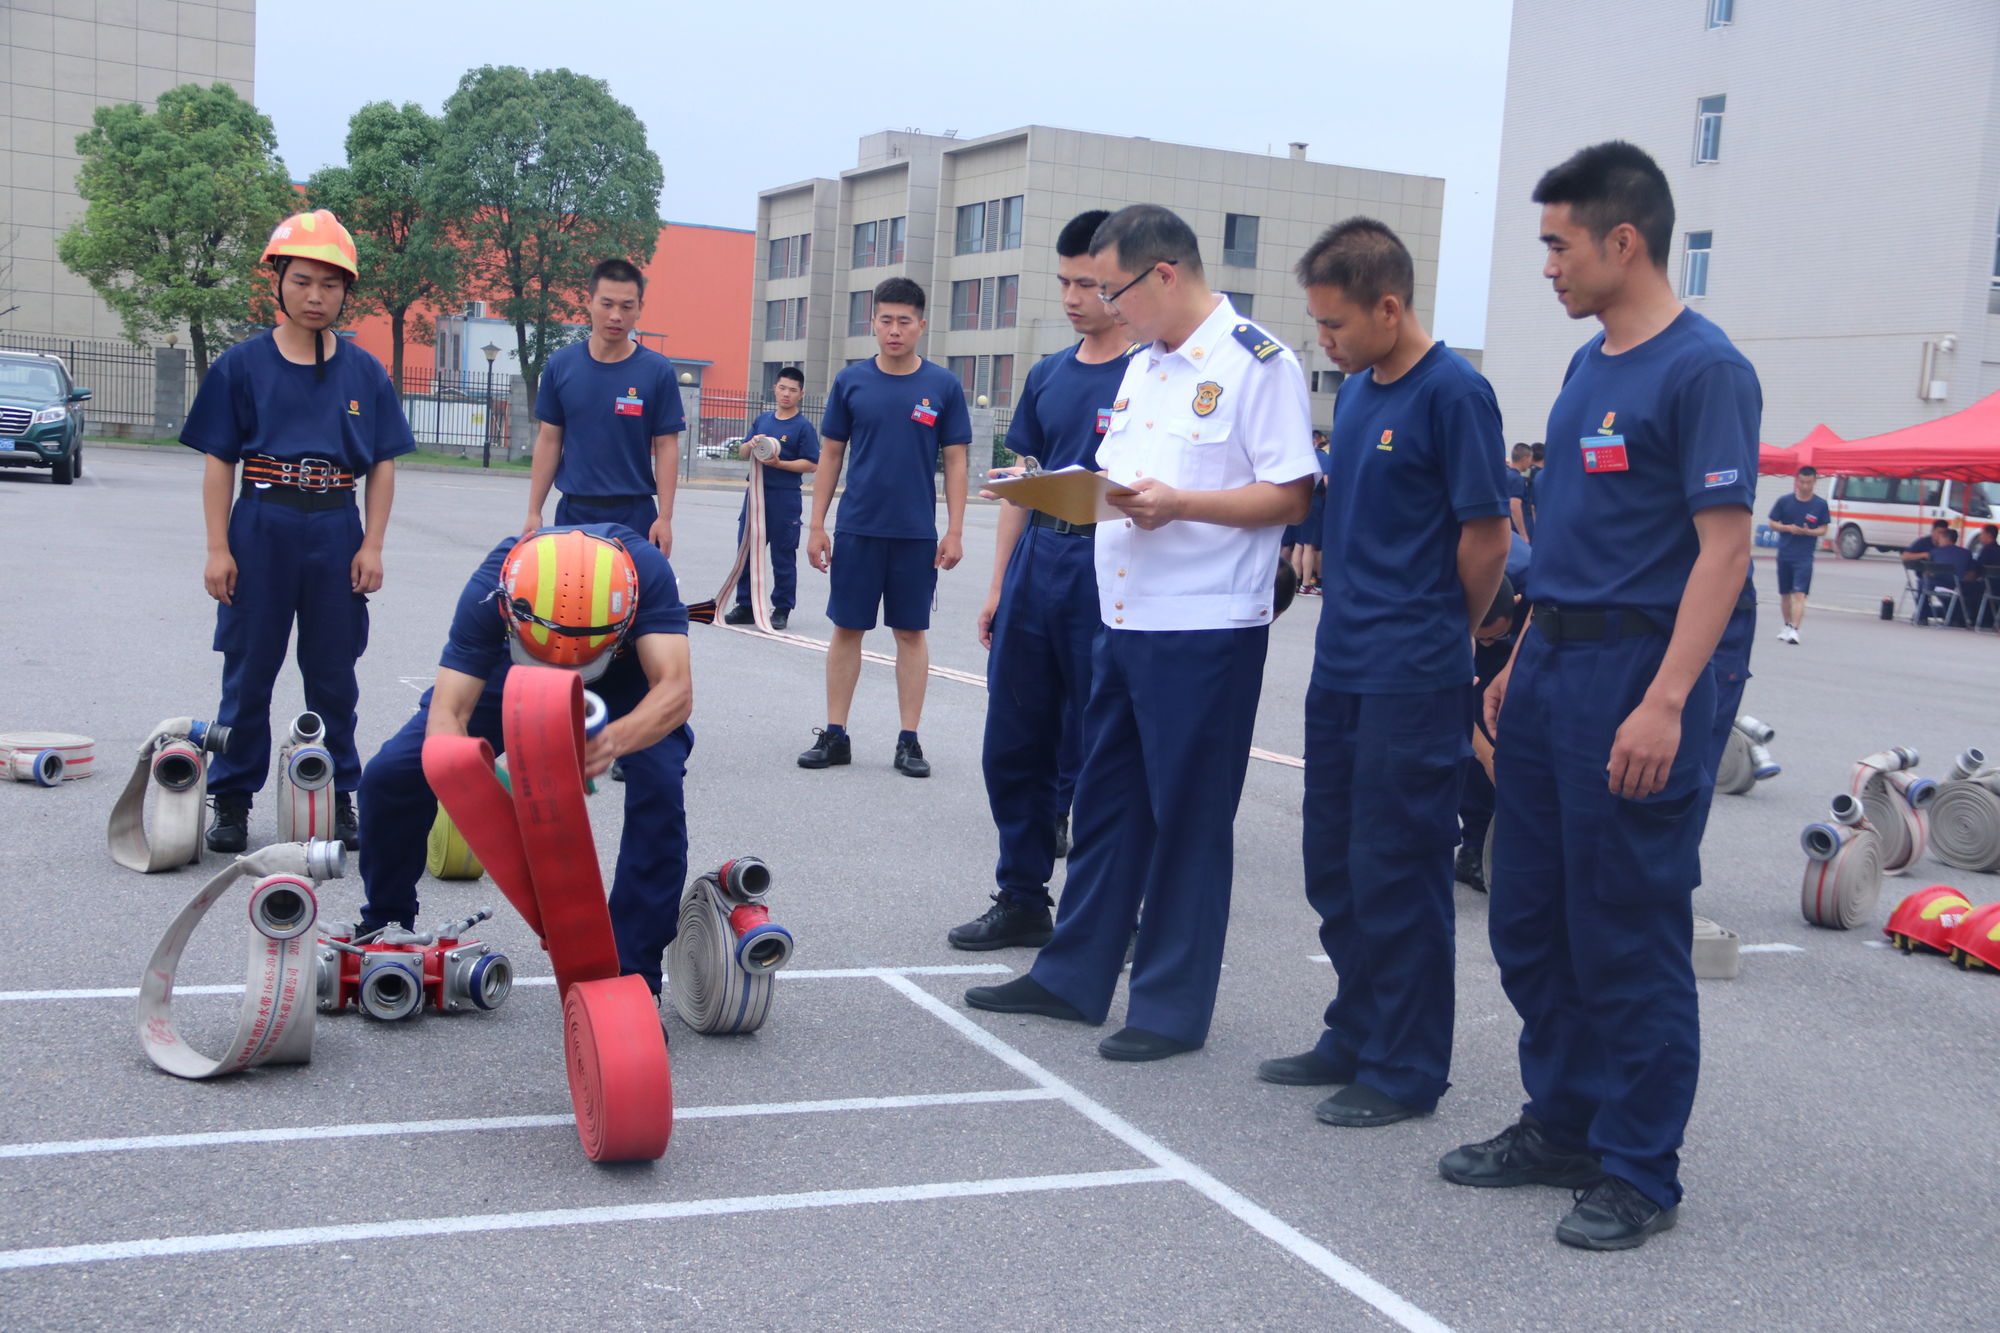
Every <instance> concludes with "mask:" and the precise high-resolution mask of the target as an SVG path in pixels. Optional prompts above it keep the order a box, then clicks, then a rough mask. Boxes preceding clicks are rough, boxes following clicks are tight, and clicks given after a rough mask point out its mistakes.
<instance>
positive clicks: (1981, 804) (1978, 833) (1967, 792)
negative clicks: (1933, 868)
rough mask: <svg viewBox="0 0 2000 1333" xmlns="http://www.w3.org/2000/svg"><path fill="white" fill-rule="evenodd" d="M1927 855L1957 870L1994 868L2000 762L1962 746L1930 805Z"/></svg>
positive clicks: (1999, 833)
mask: <svg viewBox="0 0 2000 1333" xmlns="http://www.w3.org/2000/svg"><path fill="white" fill-rule="evenodd" d="M1929 814H1930V825H1931V855H1933V856H1935V857H1936V858H1937V859H1938V860H1940V861H1942V862H1944V863H1945V864H1946V865H1948V866H1953V867H1955V868H1957V869H1959V870H1979V871H1985V872H1989V873H1990V872H1992V871H1996V870H2000V764H1988V763H1987V762H1986V756H1985V754H1984V753H1982V752H1981V751H1979V750H1966V751H1965V752H1963V753H1962V754H1960V755H1959V756H1958V761H1957V762H1956V763H1955V764H1953V765H1952V775H1951V778H1950V779H1949V780H1948V781H1946V782H1943V783H1940V784H1939V785H1938V789H1937V796H1936V799H1934V800H1933V801H1932V802H1931V804H1930V811H1929Z"/></svg>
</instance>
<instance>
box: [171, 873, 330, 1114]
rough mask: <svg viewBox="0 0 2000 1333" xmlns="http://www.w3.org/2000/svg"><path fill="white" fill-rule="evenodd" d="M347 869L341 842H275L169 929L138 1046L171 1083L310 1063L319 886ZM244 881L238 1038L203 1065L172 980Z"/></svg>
mask: <svg viewBox="0 0 2000 1333" xmlns="http://www.w3.org/2000/svg"><path fill="white" fill-rule="evenodd" d="M345 868H346V849H345V848H343V847H342V846H341V845H340V844H339V843H311V844H306V843H278V844H276V845H274V846H270V847H264V848H260V849H259V850H257V851H255V852H252V853H250V854H249V855H247V856H239V857H237V858H236V859H235V860H234V861H232V862H230V863H229V865H227V866H226V867H224V868H223V870H222V872H221V873H220V874H218V875H216V876H215V878H214V879H211V880H210V881H209V882H208V883H207V884H205V885H203V886H202V889H201V892H199V893H197V894H195V896H194V898H193V899H192V900H190V901H189V903H188V905H187V906H186V907H184V908H182V909H181V911H180V914H179V915H178V916H176V917H175V918H174V920H173V922H172V923H171V924H169V925H168V927H167V933H166V934H165V935H164V936H162V937H161V939H160V943H159V945H158V946H157V947H156V948H155V949H154V950H153V956H152V957H151V958H150V959H149V960H148V961H147V963H146V973H145V976H144V977H142V978H141V979H140V982H139V1006H138V1022H139V1042H140V1045H141V1046H143V1047H144V1048H145V1051H146V1055H147V1058H148V1059H150V1060H152V1062H153V1063H154V1064H156V1065H158V1066H159V1067H160V1068H161V1069H164V1070H166V1071H167V1072H168V1073H169V1074H174V1075H177V1076H179V1077H181V1078H188V1079H205V1078H214V1077H215V1076H216V1075H218V1074H233V1073H236V1072H238V1071H239V1070H244V1069H248V1068H250V1067H251V1066H253V1065H262V1064H305V1063H307V1062H308V1061H310V1060H311V1059H312V1043H313V1013H314V1009H315V997H316V995H317V993H318V975H317V970H316V965H315V960H314V958H313V953H312V949H311V936H312V932H313V927H314V926H315V925H316V924H317V922H318V920H319V900H318V896H317V895H316V894H315V892H314V885H316V884H319V883H321V882H323V881H325V880H328V879H336V878H338V877H339V876H340V875H341V873H342V872H343V871H344V870H345ZM239 879H251V880H253V881H254V883H253V884H252V885H251V889H250V909H249V917H250V928H251V929H250V949H249V964H248V971H247V972H246V974H245V976H244V986H243V1002H242V1006H241V1007H240V1009H239V1010H238V1011H237V1018H236V1032H235V1035H234V1036H233V1037H232V1038H231V1039H230V1042H229V1045H228V1048H227V1049H226V1050H225V1051H224V1052H223V1054H222V1055H220V1056H213V1057H211V1056H205V1055H202V1054H200V1053H199V1052H197V1051H195V1050H194V1049H192V1048H191V1047H189V1046H188V1044H187V1043H186V1042H185V1041H183V1040H182V1039H181V1036H180V1034H179V1032H177V1031H176V1030H175V1028H174V1021H173V1002H174V973H175V971H176V970H177V969H178V968H179V966H180V961H181V956H182V955H183V954H184V953H185V952H186V949H187V944H188V940H189V939H191V938H192V937H193V935H194V932H195V928H196V927H197V926H199V925H200V924H201V921H202V918H203V917H205V916H207V915H208V911H209V909H210V908H211V907H213V906H215V904H216V903H217V902H218V901H220V900H221V898H222V897H223V895H224V894H225V893H227V892H228V891H229V888H230V887H231V886H232V885H233V884H235V882H236V881H237V880H239Z"/></svg>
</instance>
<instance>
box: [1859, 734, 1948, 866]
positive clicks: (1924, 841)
mask: <svg viewBox="0 0 2000 1333" xmlns="http://www.w3.org/2000/svg"><path fill="white" fill-rule="evenodd" d="M1917 763H1918V759H1917V752H1916V751H1915V750H1912V749H1910V748H1908V747H1907V746H1900V745H1899V746H1896V747H1894V748H1892V749H1888V750H1878V751H1876V752H1875V753H1874V754H1871V755H1869V756H1868V757H1867V758H1865V759H1862V760H1860V761H1858V762H1857V763H1856V764H1855V765H1854V772H1853V776H1852V778H1851V779H1850V780H1849V783H1848V792H1849V794H1850V795H1852V796H1853V797H1854V798H1855V799H1856V800H1858V801H1860V802H1861V808H1862V811H1863V812H1864V813H1865V814H1866V815H1867V817H1868V822H1869V824H1870V825H1872V826H1873V827H1874V829H1875V831H1876V832H1877V833H1878V834H1879V835H1881V839H1882V873H1883V874H1885V875H1903V874H1908V873H1909V870H1910V867H1911V866H1913V865H1915V864H1916V863H1917V862H1918V861H1919V860H1920V859H1921V858H1922V857H1923V854H1924V848H1925V847H1927V846H1928V845H1929V844H1930V820H1929V818H1928V817H1927V815H1926V814H1925V809H1926V807H1928V806H1929V805H1930V803H1931V800H1932V799H1933V796H1934V795H1935V790H1934V789H1935V787H1936V785H1937V784H1936V783H1934V782H1932V781H1931V780H1930V779H1928V778H1920V777H1918V776H1917V775H1916V773H1915V772H1914V771H1913V770H1915V768H1916V766H1917Z"/></svg>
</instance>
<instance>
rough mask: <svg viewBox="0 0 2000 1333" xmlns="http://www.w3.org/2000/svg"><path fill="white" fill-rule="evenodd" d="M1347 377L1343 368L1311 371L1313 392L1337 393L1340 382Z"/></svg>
mask: <svg viewBox="0 0 2000 1333" xmlns="http://www.w3.org/2000/svg"><path fill="white" fill-rule="evenodd" d="M1346 378H1347V372H1346V371H1344V370H1315V371H1314V372H1313V373H1312V391H1313V392H1314V393H1339V392H1340V383H1341V381H1342V380H1344V379H1346Z"/></svg>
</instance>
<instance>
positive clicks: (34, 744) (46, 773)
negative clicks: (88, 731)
mask: <svg viewBox="0 0 2000 1333" xmlns="http://www.w3.org/2000/svg"><path fill="white" fill-rule="evenodd" d="M96 755H97V742H96V741H93V740H92V739H90V737H88V736H74V735H71V734H70V733H69V732H66V731H8V732H0V778H11V779H13V780H14V781H15V782H32V783H34V784H35V785H36V786H38V787H54V786H59V785H60V784H62V783H65V782H75V781H78V780H79V779H81V778H87V777H89V776H90V775H91V774H92V773H94V772H95V771H96V770H97V765H96V762H95V760H96Z"/></svg>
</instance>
